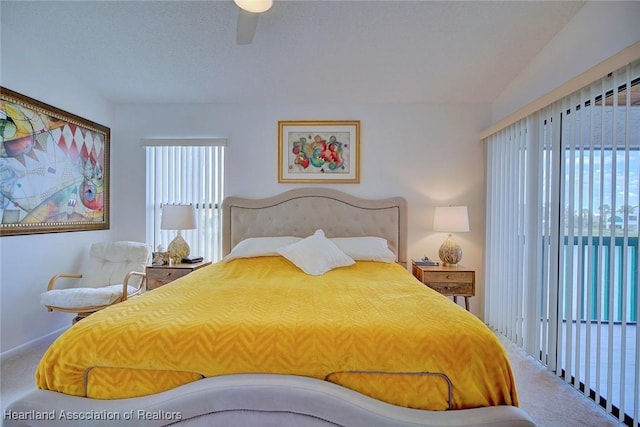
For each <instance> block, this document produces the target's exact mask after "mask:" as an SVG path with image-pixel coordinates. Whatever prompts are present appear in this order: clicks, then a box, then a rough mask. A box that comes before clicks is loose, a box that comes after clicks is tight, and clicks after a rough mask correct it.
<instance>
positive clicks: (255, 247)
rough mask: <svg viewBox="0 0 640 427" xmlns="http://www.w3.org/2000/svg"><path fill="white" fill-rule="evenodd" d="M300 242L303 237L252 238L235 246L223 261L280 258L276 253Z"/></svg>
mask: <svg viewBox="0 0 640 427" xmlns="http://www.w3.org/2000/svg"><path fill="white" fill-rule="evenodd" d="M300 240H302V237H293V236H282V237H250V238H248V239H244V240H242V241H241V242H240V243H238V244H237V245H235V246H234V248H233V249H232V250H231V252H230V253H229V254H228V255H227V256H226V257H224V259H223V261H230V260H232V259H236V258H252V257H259V256H278V255H279V254H278V252H276V250H277V249H278V248H281V247H283V246H287V245H290V244H292V243H295V242H299V241H300Z"/></svg>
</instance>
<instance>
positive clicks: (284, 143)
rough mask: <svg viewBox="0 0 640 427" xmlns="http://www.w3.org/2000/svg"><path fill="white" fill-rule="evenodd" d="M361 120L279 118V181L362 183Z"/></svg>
mask: <svg viewBox="0 0 640 427" xmlns="http://www.w3.org/2000/svg"><path fill="white" fill-rule="evenodd" d="M359 163H360V121H359V120H349V121H338V120H336V121H279V122H278V182H282V183H287V182H292V183H294V182H295V183H297V182H304V183H359V182H360V169H359V166H360V165H359Z"/></svg>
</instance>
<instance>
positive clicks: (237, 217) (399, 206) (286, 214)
mask: <svg viewBox="0 0 640 427" xmlns="http://www.w3.org/2000/svg"><path fill="white" fill-rule="evenodd" d="M319 228H321V229H323V230H324V232H325V235H326V236H327V237H361V236H377V237H383V238H385V239H387V241H388V242H389V248H390V249H391V250H392V251H393V252H394V253H395V254H396V255H397V257H398V262H399V263H401V264H403V265H406V261H407V259H406V258H407V202H406V200H405V199H404V198H402V197H392V198H388V199H374V200H369V199H361V198H359V197H355V196H352V195H349V194H346V193H343V192H341V191H338V190H332V189H327V188H299V189H295V190H290V191H286V192H284V193H281V194H279V195H276V196H273V197H268V198H264V199H247V198H242V197H227V198H225V199H224V201H223V202H222V252H223V255H227V254H228V253H229V252H230V251H231V248H233V247H234V246H235V245H236V244H237V243H238V242H240V241H241V240H243V239H246V238H248V237H274V236H298V237H307V236H310V235H311V234H313V232H314V231H316V230H317V229H319Z"/></svg>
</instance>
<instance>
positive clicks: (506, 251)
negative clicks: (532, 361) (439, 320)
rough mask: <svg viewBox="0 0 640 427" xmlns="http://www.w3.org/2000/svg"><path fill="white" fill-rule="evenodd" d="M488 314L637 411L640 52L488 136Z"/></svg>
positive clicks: (615, 410) (572, 374)
mask: <svg viewBox="0 0 640 427" xmlns="http://www.w3.org/2000/svg"><path fill="white" fill-rule="evenodd" d="M485 141H486V150H487V157H486V159H487V160H486V162H487V163H486V167H487V187H486V197H487V205H486V206H487V208H486V209H487V212H486V230H487V234H486V236H487V239H486V243H485V284H486V303H485V319H486V321H487V323H488V324H489V325H491V326H492V327H494V328H495V329H496V330H498V331H499V332H500V333H502V334H504V335H505V336H506V337H507V338H509V339H510V340H512V341H514V342H515V343H517V344H518V345H520V346H522V347H523V348H524V349H525V350H526V351H527V353H529V354H531V355H533V356H534V357H536V358H537V359H538V360H540V361H541V362H542V363H543V364H545V365H546V366H547V367H548V368H549V369H550V370H552V371H554V372H556V374H557V375H558V376H560V377H562V378H563V379H564V380H565V381H567V382H568V383H570V384H571V385H572V386H573V387H575V388H576V389H577V390H579V391H580V392H582V393H584V394H585V395H586V396H587V397H590V398H591V399H593V400H595V401H596V402H597V403H599V404H600V405H602V406H603V407H605V409H606V410H607V411H608V412H610V413H612V414H613V415H615V416H616V417H618V419H619V420H620V421H623V422H625V423H626V424H628V425H633V426H638V422H639V420H640V412H639V411H640V408H639V400H640V391H639V390H640V329H638V327H637V322H638V318H639V317H640V293H639V289H638V283H639V282H640V268H639V263H640V252H639V251H638V238H639V236H640V234H639V233H640V232H639V225H640V224H639V221H638V217H639V215H638V211H639V210H640V61H636V62H634V63H632V64H629V65H628V66H626V67H624V68H623V69H621V70H618V71H616V72H614V73H611V74H610V75H608V76H606V77H605V78H603V79H601V80H599V81H597V82H594V83H593V84H591V85H589V86H587V87H584V88H583V89H581V90H579V91H576V92H575V93H573V94H571V95H570V96H567V97H565V98H563V99H561V100H559V101H557V102H555V103H554V104H552V105H549V106H547V107H545V108H543V109H541V110H539V111H537V112H535V113H533V114H531V115H530V116H528V117H526V118H524V119H522V120H520V121H519V122H517V123H515V124H512V125H510V126H508V127H507V128H505V129H502V130H500V131H498V132H497V133H495V134H493V135H491V136H489V137H488V138H487V139H486V140H485Z"/></svg>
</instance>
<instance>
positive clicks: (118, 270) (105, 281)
mask: <svg viewBox="0 0 640 427" xmlns="http://www.w3.org/2000/svg"><path fill="white" fill-rule="evenodd" d="M151 250H152V249H151V246H150V245H147V244H146V243H138V242H129V241H120V242H113V243H94V244H93V245H91V249H90V251H89V260H88V262H87V263H86V268H84V269H83V270H84V272H83V273H82V274H77V273H74V274H70V273H60V274H56V275H55V276H53V277H52V278H51V280H49V285H48V287H47V291H46V292H43V293H42V294H40V302H41V303H42V305H44V306H45V307H47V309H48V310H49V311H53V310H57V311H62V312H65V313H77V317H76V318H75V319H74V322H76V321H78V320H80V319H83V318H85V317H87V316H88V315H90V314H92V313H95V312H96V311H98V310H101V309H103V308H105V307H108V306H110V305H112V304H116V303H119V302H122V301H125V300H126V299H127V298H129V297H131V296H134V295H138V294H139V293H141V292H142V290H143V289H144V286H145V283H146V274H145V267H146V265H147V263H148V261H149V257H150V256H151ZM61 278H70V279H81V281H80V283H79V285H80V286H78V287H72V288H64V289H54V286H55V285H56V282H57V281H58V279H61Z"/></svg>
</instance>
